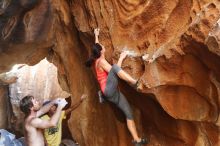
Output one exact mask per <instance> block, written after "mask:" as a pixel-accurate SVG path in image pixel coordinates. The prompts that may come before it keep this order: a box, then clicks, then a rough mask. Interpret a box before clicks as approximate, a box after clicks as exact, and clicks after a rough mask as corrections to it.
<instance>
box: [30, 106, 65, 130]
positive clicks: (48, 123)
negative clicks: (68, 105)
mask: <svg viewBox="0 0 220 146" xmlns="http://www.w3.org/2000/svg"><path fill="white" fill-rule="evenodd" d="M62 108H63V107H62V106H60V105H58V107H57V110H56V112H55V113H54V114H53V116H52V117H51V118H50V120H42V119H40V118H35V119H33V120H32V121H31V125H32V126H33V127H35V128H40V129H45V128H50V127H55V126H56V125H57V122H58V121H59V119H60V115H61V111H62Z"/></svg>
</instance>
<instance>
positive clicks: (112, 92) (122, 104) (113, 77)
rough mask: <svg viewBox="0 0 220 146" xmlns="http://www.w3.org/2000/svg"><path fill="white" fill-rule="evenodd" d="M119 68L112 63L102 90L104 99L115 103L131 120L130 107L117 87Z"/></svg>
mask: <svg viewBox="0 0 220 146" xmlns="http://www.w3.org/2000/svg"><path fill="white" fill-rule="evenodd" d="M120 70H121V68H120V67H119V66H118V65H116V64H114V65H113V66H112V68H111V70H110V71H109V73H108V78H107V83H106V87H105V91H104V95H105V99H106V100H108V101H110V102H113V103H115V104H116V105H117V106H118V107H119V108H120V109H121V110H122V111H123V112H124V114H125V115H126V118H127V119H129V120H133V119H134V118H133V114H132V110H131V107H130V105H129V103H128V101H127V99H126V98H125V96H124V95H123V94H122V93H121V92H120V91H119V89H118V75H117V73H118V72H119V71H120Z"/></svg>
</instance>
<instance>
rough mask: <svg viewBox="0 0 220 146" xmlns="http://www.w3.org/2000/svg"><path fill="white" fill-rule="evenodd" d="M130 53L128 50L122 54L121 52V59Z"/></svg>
mask: <svg viewBox="0 0 220 146" xmlns="http://www.w3.org/2000/svg"><path fill="white" fill-rule="evenodd" d="M127 55H128V51H123V52H122V53H121V54H120V59H122V60H123V59H125V58H126V56H127Z"/></svg>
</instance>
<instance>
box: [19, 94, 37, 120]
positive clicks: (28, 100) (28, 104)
mask: <svg viewBox="0 0 220 146" xmlns="http://www.w3.org/2000/svg"><path fill="white" fill-rule="evenodd" d="M32 99H33V96H31V95H28V96H25V97H24V98H22V100H21V101H20V109H21V111H22V112H23V113H24V114H25V115H26V116H27V115H29V114H30V112H31V108H32V107H33V106H34V105H33V102H32Z"/></svg>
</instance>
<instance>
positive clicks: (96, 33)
mask: <svg viewBox="0 0 220 146" xmlns="http://www.w3.org/2000/svg"><path fill="white" fill-rule="evenodd" d="M99 31H100V29H99V28H95V29H94V34H95V36H98V35H99Z"/></svg>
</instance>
